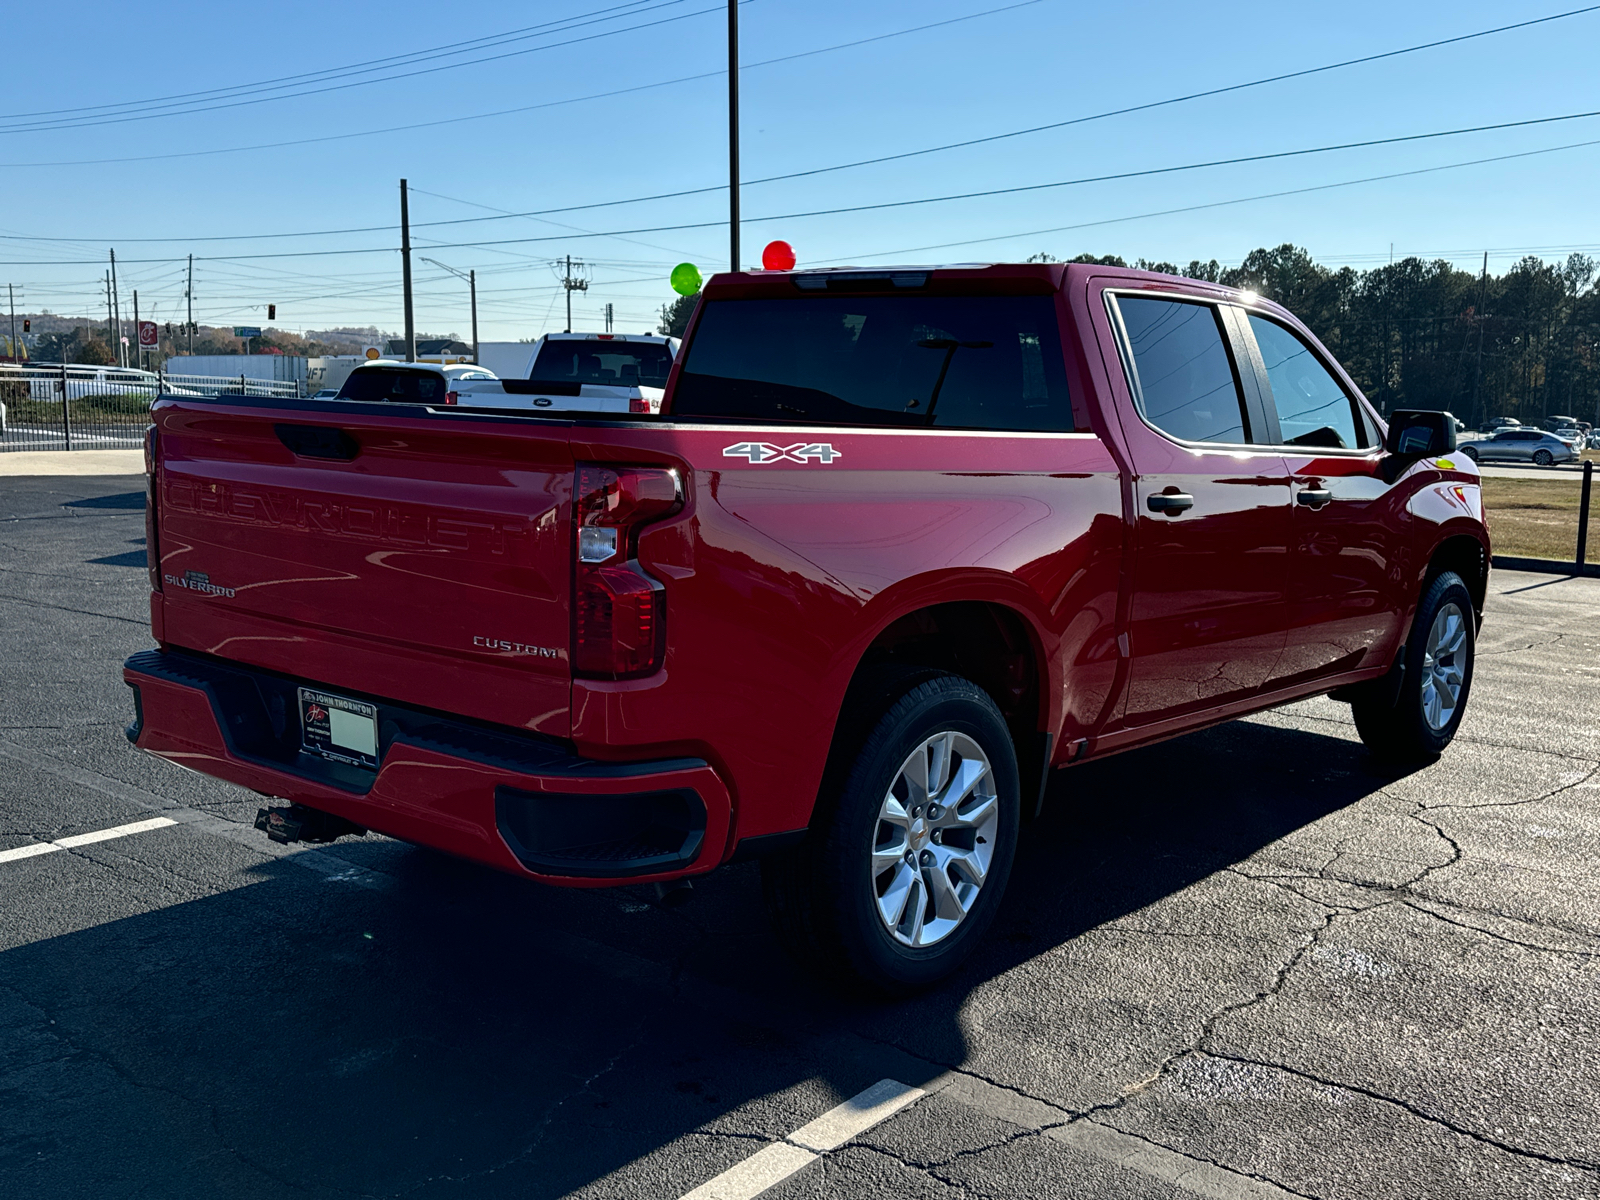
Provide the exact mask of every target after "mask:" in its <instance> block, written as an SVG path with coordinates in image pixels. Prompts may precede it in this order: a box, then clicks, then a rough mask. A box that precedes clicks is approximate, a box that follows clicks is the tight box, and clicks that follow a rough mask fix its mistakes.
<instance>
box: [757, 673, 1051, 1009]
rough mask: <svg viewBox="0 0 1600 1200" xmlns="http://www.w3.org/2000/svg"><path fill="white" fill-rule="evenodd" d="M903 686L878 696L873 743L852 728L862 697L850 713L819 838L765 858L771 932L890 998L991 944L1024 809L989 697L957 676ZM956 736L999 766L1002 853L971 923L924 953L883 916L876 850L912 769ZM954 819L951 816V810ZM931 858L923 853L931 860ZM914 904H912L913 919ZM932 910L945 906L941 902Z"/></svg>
mask: <svg viewBox="0 0 1600 1200" xmlns="http://www.w3.org/2000/svg"><path fill="white" fill-rule="evenodd" d="M901 679H902V680H903V681H904V682H902V683H901V684H899V685H898V688H897V689H896V690H893V691H891V692H890V693H889V694H888V695H887V696H885V695H883V694H882V693H881V692H879V693H877V696H876V702H875V703H871V709H875V710H876V714H881V715H877V719H876V721H875V722H871V723H870V724H865V727H864V730H863V732H865V738H864V740H863V739H861V738H860V737H859V734H858V735H857V737H856V738H855V739H853V740H852V739H850V737H849V734H850V727H849V725H848V723H847V722H848V719H849V717H850V713H851V709H852V708H853V709H854V711H855V712H856V713H858V714H859V713H860V712H861V711H862V710H861V706H860V701H859V699H858V700H857V702H856V703H855V704H853V705H847V711H846V715H845V716H843V717H841V721H840V728H841V734H842V739H841V741H840V742H839V743H838V744H836V746H835V750H834V759H835V761H832V762H830V764H829V769H828V771H827V772H826V773H825V776H824V781H823V787H822V794H821V795H820V796H819V798H818V803H817V810H816V813H815V815H814V816H813V819H812V823H811V829H810V833H809V834H808V836H807V838H806V840H805V841H804V842H803V843H802V844H801V845H800V846H798V847H796V848H795V849H794V850H791V851H789V852H787V853H785V854H782V855H777V856H774V857H771V858H767V859H763V860H762V869H761V876H762V886H763V891H764V892H765V895H766V900H767V906H768V910H769V912H770V914H771V918H772V924H773V926H774V928H775V930H776V932H777V934H778V936H779V937H780V938H781V939H782V940H783V942H784V943H785V945H786V946H787V947H788V948H789V949H790V950H791V951H793V952H794V953H796V954H797V955H798V956H800V957H801V958H802V959H803V960H804V961H806V962H807V964H808V965H809V966H811V967H813V968H814V969H817V970H818V971H819V972H820V973H822V974H824V975H828V976H832V977H834V978H836V979H839V980H841V981H842V982H845V983H855V984H857V985H861V984H865V985H866V986H867V987H869V988H871V989H873V990H876V991H879V992H885V993H890V994H905V993H908V992H913V991H916V990H918V989H921V988H925V987H928V986H930V985H932V984H934V983H937V982H938V981H939V980H941V979H943V978H944V977H945V976H947V975H949V974H950V973H951V972H952V971H954V970H956V968H957V967H959V966H960V965H961V963H962V962H964V961H965V960H966V958H967V957H968V956H969V955H970V954H971V953H972V951H973V950H974V949H975V948H976V946H977V945H978V943H979V942H980V941H981V939H982V937H983V934H984V932H985V931H986V930H987V929H988V927H989V925H990V923H991V922H992V921H993V920H994V915H995V912H996V911H997V910H998V909H999V906H1000V901H1001V897H1002V895H1003V894H1004V892H1005V887H1006V882H1007V880H1008V879H1009V877H1010V874H1011V863H1012V859H1013V857H1014V855H1015V852H1016V840H1017V828H1018V823H1019V817H1020V810H1021V804H1020V798H1019V792H1018V771H1017V759H1016V750H1015V748H1014V746H1013V744H1012V739H1011V733H1010V731H1009V730H1008V729H1007V728H1006V723H1005V720H1004V718H1002V717H1001V715H1000V710H999V709H998V708H997V707H996V706H995V703H994V701H993V700H992V699H990V697H989V695H988V693H986V692H984V691H983V689H981V688H979V687H978V686H977V685H976V684H973V683H971V682H970V681H968V680H966V679H963V678H961V677H959V676H956V675H947V674H932V675H924V677H922V678H920V679H916V678H911V679H909V680H907V679H906V677H905V676H902V677H901ZM880 686H881V685H880ZM891 686H892V687H893V686H894V685H891ZM868 719H869V721H870V718H868ZM945 732H949V733H954V734H955V735H956V736H957V737H958V738H962V737H964V738H969V739H971V740H972V742H974V743H976V745H977V747H978V749H980V750H981V751H982V754H983V756H984V757H986V758H987V759H988V765H989V772H988V775H987V776H986V778H990V779H992V782H993V794H994V796H995V798H996V801H997V810H996V813H995V820H994V824H993V826H992V827H990V829H989V831H988V832H989V835H990V836H989V837H988V838H986V839H984V840H986V841H989V842H990V844H991V847H992V849H991V850H990V856H989V860H988V867H987V870H986V871H985V873H984V879H983V882H982V885H981V887H979V888H978V890H977V893H976V896H975V898H973V900H972V902H971V904H970V907H969V908H968V909H967V910H966V915H965V916H964V917H963V918H961V919H960V920H959V921H958V923H957V924H956V925H955V927H954V928H953V929H952V930H951V931H950V932H949V933H948V934H946V935H944V936H943V937H942V938H941V939H940V940H938V941H935V942H934V943H933V944H931V945H925V946H913V945H909V944H906V943H904V942H903V941H901V940H898V939H897V937H896V935H895V934H894V933H892V932H891V930H890V928H889V926H888V924H887V921H886V919H885V918H881V917H880V916H879V892H878V890H877V888H878V887H879V884H878V883H877V882H875V877H874V874H873V866H872V852H873V848H874V846H875V845H881V844H882V843H880V840H879V839H880V837H882V836H883V832H884V831H885V830H886V829H887V830H888V831H889V833H891V834H892V833H893V830H892V829H889V827H888V826H887V825H885V824H884V823H882V822H880V819H879V818H880V809H881V807H882V805H883V804H884V801H885V797H886V795H888V794H889V791H890V788H891V786H893V785H895V784H896V782H897V780H899V778H900V772H901V768H902V766H903V765H905V764H906V763H907V761H908V759H910V758H911V757H912V755H913V754H914V753H915V752H917V751H918V749H919V747H922V746H924V744H925V743H926V742H927V741H928V740H929V739H930V738H933V737H935V736H936V735H938V734H940V733H945ZM944 811H945V814H946V816H948V813H949V810H948V809H946V810H944ZM918 836H922V835H920V834H919V835H918ZM952 836H954V835H953V834H946V835H944V837H945V841H944V842H941V843H940V844H941V845H947V846H949V845H953V844H954V843H951V842H950V840H949V839H950V837H952ZM909 844H910V842H909V837H908V845H909ZM931 850H932V847H931V846H929V850H925V851H923V855H924V859H923V861H924V863H925V861H926V857H927V855H928V853H929V851H931ZM910 865H911V863H910V860H908V866H910ZM913 869H914V870H915V871H917V872H918V873H919V874H920V878H921V879H922V880H924V881H926V880H928V879H929V877H930V874H931V872H930V871H928V870H925V869H924V868H923V867H915V868H913ZM890 870H891V871H897V870H898V866H896V867H894V868H890ZM880 878H881V877H880ZM946 878H947V879H948V878H949V876H948V875H947V876H946ZM958 878H959V874H958ZM920 886H922V887H923V889H924V892H922V893H918V892H916V891H913V892H912V893H911V895H912V896H913V897H915V896H917V895H925V892H926V886H927V885H926V882H924V883H922V884H921V885H920ZM924 904H925V905H926V900H924ZM912 907H913V906H912V905H910V904H908V905H907V910H906V911H907V912H908V913H909V912H911V911H912ZM924 911H925V912H933V911H935V910H934V908H932V907H931V906H930V907H925V908H924ZM918 928H921V923H920V922H919V923H918Z"/></svg>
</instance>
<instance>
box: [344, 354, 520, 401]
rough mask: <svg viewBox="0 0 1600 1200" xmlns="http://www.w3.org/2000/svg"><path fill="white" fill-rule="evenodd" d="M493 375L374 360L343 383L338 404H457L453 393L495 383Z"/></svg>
mask: <svg viewBox="0 0 1600 1200" xmlns="http://www.w3.org/2000/svg"><path fill="white" fill-rule="evenodd" d="M493 379H494V374H493V373H492V372H490V371H486V370H484V369H483V368H482V367H478V366H473V365H471V364H466V365H460V364H453V365H450V366H442V365H440V364H438V363H406V362H393V361H391V360H390V359H386V358H375V359H373V360H372V361H371V362H369V363H363V364H362V365H361V366H359V367H357V368H356V369H355V370H354V371H351V372H350V377H349V378H348V379H346V380H345V381H344V386H343V387H341V388H340V389H339V394H338V395H337V396H336V397H335V399H338V400H387V401H390V402H392V403H398V404H454V403H455V400H454V399H452V398H451V397H452V396H453V395H454V391H453V389H454V388H456V387H458V386H459V385H460V384H461V383H463V382H479V381H483V380H491V381H492V380H493Z"/></svg>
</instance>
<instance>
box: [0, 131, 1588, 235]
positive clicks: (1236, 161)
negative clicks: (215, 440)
mask: <svg viewBox="0 0 1600 1200" xmlns="http://www.w3.org/2000/svg"><path fill="white" fill-rule="evenodd" d="M1597 116H1600V109H1591V110H1589V111H1587V112H1577V113H1564V114H1561V115H1559V116H1553V117H1529V118H1526V119H1524V120H1521V121H1498V122H1495V123H1492V124H1489V125H1468V126H1463V127H1461V128H1458V129H1441V130H1435V131H1433V132H1430V133H1410V134H1401V135H1399V136H1396V137H1387V138H1369V139H1367V140H1364V141H1358V142H1337V143H1334V144H1332V145H1327V146H1311V147H1306V148H1302V149H1298V150H1276V151H1272V152H1269V153H1266V154H1247V155H1240V156H1237V157H1233V158H1217V159H1210V160H1207V161H1205V162H1196V163H1181V164H1178V165H1174V166H1166V167H1149V168H1145V169H1143V170H1138V171H1119V172H1114V173H1111V174H1106V175H1086V176H1080V177H1078V178H1076V179H1061V180H1055V181H1053V182H1050V183H1030V184H1019V185H1017V186H1015V187H1004V188H988V189H985V190H983V191H976V192H956V193H951V194H949V195H944V196H924V197H920V198H918V199H914V200H890V201H884V202H882V203H878V204H853V205H847V206H844V207H840V208H824V209H814V210H811V211H808V212H795V213H783V214H780V215H776V216H769V217H752V218H749V221H751V222H754V221H792V220H800V219H802V218H807V217H825V216H838V215H841V214H845V213H854V212H874V211H877V210H880V209H887V208H909V207H913V206H917V205H923V204H943V203H947V202H949V201H953V200H974V199H984V198H987V197H991V196H1007V195H1016V194H1018V193H1023V192H1036V191H1046V190H1050V189H1054V188H1063V187H1077V186H1080V185H1083V184H1089V183H1110V182H1116V181H1118V180H1125V179H1140V178H1146V177H1149V176H1152V175H1169V174H1173V173H1176V172H1180V171H1195V170H1200V169H1203V168H1209V167H1226V166H1240V165H1243V164H1245V163H1256V162H1270V161H1272V160H1274V159H1280V158H1298V157H1303V156H1305V155H1308V154H1327V153H1331V152H1333V151H1338V150H1359V149H1369V148H1371V147H1374V146H1393V145H1400V144H1404V143H1407V142H1420V141H1430V140H1433V139H1435V138H1445V137H1460V136H1463V135H1465V134H1469V133H1493V132H1496V131H1499V130H1505V129H1522V128H1528V127H1531V126H1535V125H1552V124H1558V123H1560V122H1563V121H1581V120H1587V119H1590V118H1593V117H1597ZM722 190H723V188H722V187H715V188H697V189H694V191H695V192H705V191H722ZM428 194H429V195H434V196H437V197H438V198H439V199H441V200H450V201H452V202H454V203H458V204H471V203H473V202H472V201H468V200H456V199H455V197H452V196H442V195H438V193H433V192H430V193H428ZM690 194H694V193H691V192H668V193H663V194H661V195H659V196H641V197H636V198H634V199H632V200H605V201H595V202H593V203H590V204H575V205H566V206H563V207H560V208H545V209H538V210H536V211H533V212H523V213H503V214H500V215H497V216H491V217H461V218H457V219H454V220H444V221H426V222H418V223H417V224H416V225H414V226H413V228H416V229H421V228H430V229H436V228H438V227H439V226H441V225H466V224H475V223H477V222H481V221H496V220H506V219H509V218H512V217H543V216H547V215H551V214H555V213H568V212H576V211H581V210H586V209H592V208H603V207H608V206H614V205H620V204H634V203H641V202H643V201H645V200H658V199H669V198H673V197H676V196H682V195H690ZM479 207H488V206H487V205H480V206H479ZM555 223H556V222H551V224H555ZM715 224H717V222H714V221H711V222H707V221H699V222H690V223H687V224H679V225H658V226H652V227H650V228H647V229H625V230H619V231H592V230H579V231H577V232H576V233H571V234H553V235H551V236H549V237H543V238H507V239H498V240H495V241H487V242H436V243H435V245H437V246H440V247H453V248H461V247H483V246H504V245H519V244H524V243H532V242H547V241H562V240H566V239H569V238H572V237H580V236H582V237H621V236H623V235H624V234H636V233H667V232H677V231H682V230H688V229H705V228H709V227H710V226H712V225H715ZM391 229H392V226H389V225H369V226H362V227H358V228H351V229H319V230H308V231H305V232H301V233H270V234H237V235H219V236H213V237H163V238H115V239H107V240H113V241H117V242H119V243H121V244H135V245H138V244H156V245H160V244H169V243H173V242H177V243H181V244H183V245H191V244H194V243H197V242H214V241H215V242H233V241H254V240H259V239H263V238H286V237H327V236H332V235H335V234H352V233H387V232H389V231H390V230H391ZM0 240H4V241H61V242H82V243H86V244H87V243H88V242H89V241H90V239H87V238H62V237H45V236H43V235H33V234H6V233H0ZM387 249H389V247H373V248H371V249H367V250H305V251H296V252H291V253H284V254H253V255H220V256H217V257H215V258H213V259H212V261H236V260H242V259H260V258H309V257H314V256H317V255H333V254H365V253H376V252H378V251H380V250H387ZM60 261H63V262H70V261H73V260H60ZM85 261H87V260H85ZM130 261H148V262H164V261H167V260H165V259H144V260H130Z"/></svg>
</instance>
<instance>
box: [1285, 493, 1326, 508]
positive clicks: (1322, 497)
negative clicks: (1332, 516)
mask: <svg viewBox="0 0 1600 1200" xmlns="http://www.w3.org/2000/svg"><path fill="white" fill-rule="evenodd" d="M1294 502H1295V503H1296V504H1304V505H1305V506H1306V507H1307V508H1321V507H1322V506H1323V505H1324V504H1332V503H1333V493H1332V492H1330V491H1329V490H1328V489H1327V488H1305V489H1304V490H1302V491H1299V492H1296V493H1295V497H1294Z"/></svg>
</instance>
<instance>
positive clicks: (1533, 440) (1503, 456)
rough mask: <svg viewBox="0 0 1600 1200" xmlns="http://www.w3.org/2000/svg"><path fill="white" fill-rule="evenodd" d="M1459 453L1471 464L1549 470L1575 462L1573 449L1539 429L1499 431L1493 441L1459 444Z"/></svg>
mask: <svg viewBox="0 0 1600 1200" xmlns="http://www.w3.org/2000/svg"><path fill="white" fill-rule="evenodd" d="M1459 449H1460V450H1461V452H1462V453H1463V454H1465V455H1467V456H1468V457H1469V458H1471V459H1472V460H1473V462H1524V463H1533V464H1534V465H1536V466H1540V467H1548V466H1551V465H1552V464H1554V463H1564V462H1576V461H1577V459H1578V451H1577V450H1576V449H1575V448H1574V447H1573V446H1570V445H1568V444H1567V443H1566V442H1564V441H1562V440H1561V439H1560V438H1558V437H1557V436H1556V435H1555V434H1553V433H1546V432H1545V431H1544V430H1542V429H1502V430H1501V431H1500V432H1499V433H1497V434H1495V435H1494V436H1493V437H1487V438H1478V439H1476V440H1473V441H1465V442H1462V443H1460V446H1459Z"/></svg>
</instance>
